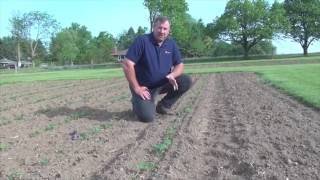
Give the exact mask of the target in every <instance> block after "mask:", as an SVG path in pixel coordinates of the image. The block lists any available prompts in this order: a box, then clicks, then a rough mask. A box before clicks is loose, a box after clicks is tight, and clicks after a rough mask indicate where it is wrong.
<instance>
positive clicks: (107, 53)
mask: <svg viewBox="0 0 320 180" xmlns="http://www.w3.org/2000/svg"><path fill="white" fill-rule="evenodd" d="M115 41H116V40H115V39H114V38H113V36H112V35H111V34H109V33H107V32H100V33H99V35H98V36H97V37H94V38H93V39H92V40H91V41H90V45H89V49H88V51H87V52H88V54H87V55H88V58H87V59H88V60H89V59H90V63H91V64H97V63H103V62H108V61H113V60H114V59H113V57H112V56H111V52H112V49H113V48H114V47H115Z"/></svg>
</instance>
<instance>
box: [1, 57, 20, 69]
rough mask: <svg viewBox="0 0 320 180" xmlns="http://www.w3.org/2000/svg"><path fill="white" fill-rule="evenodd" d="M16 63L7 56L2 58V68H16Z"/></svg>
mask: <svg viewBox="0 0 320 180" xmlns="http://www.w3.org/2000/svg"><path fill="white" fill-rule="evenodd" d="M16 65H17V62H16V61H12V60H9V59H7V58H2V59H0V69H15V68H16Z"/></svg>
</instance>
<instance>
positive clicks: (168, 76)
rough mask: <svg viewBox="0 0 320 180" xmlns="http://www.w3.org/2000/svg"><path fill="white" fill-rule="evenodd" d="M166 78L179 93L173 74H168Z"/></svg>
mask: <svg viewBox="0 0 320 180" xmlns="http://www.w3.org/2000/svg"><path fill="white" fill-rule="evenodd" d="M166 78H167V79H168V80H169V83H170V84H171V85H172V86H173V90H174V91H177V90H178V83H177V81H176V79H175V78H174V77H173V75H172V74H168V75H167V76H166Z"/></svg>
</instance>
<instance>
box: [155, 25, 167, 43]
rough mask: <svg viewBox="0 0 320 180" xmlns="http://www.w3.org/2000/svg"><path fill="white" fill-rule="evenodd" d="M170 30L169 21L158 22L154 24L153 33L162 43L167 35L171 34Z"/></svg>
mask: <svg viewBox="0 0 320 180" xmlns="http://www.w3.org/2000/svg"><path fill="white" fill-rule="evenodd" d="M169 32H170V24H169V22H168V21H165V22H163V23H161V22H157V23H156V24H155V25H154V26H153V35H154V37H155V39H156V40H157V42H158V43H161V42H163V41H164V40H166V39H167V37H168V36H169Z"/></svg>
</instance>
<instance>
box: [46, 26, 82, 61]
mask: <svg viewBox="0 0 320 180" xmlns="http://www.w3.org/2000/svg"><path fill="white" fill-rule="evenodd" d="M77 41H78V35H77V32H76V31H74V30H72V29H63V30H62V31H61V32H59V33H57V35H56V37H55V38H53V39H52V44H51V47H50V50H51V53H52V58H53V59H55V60H57V61H58V64H60V65H73V64H74V62H75V60H76V58H77V55H78V54H79V52H80V50H79V48H78V47H77Z"/></svg>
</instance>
